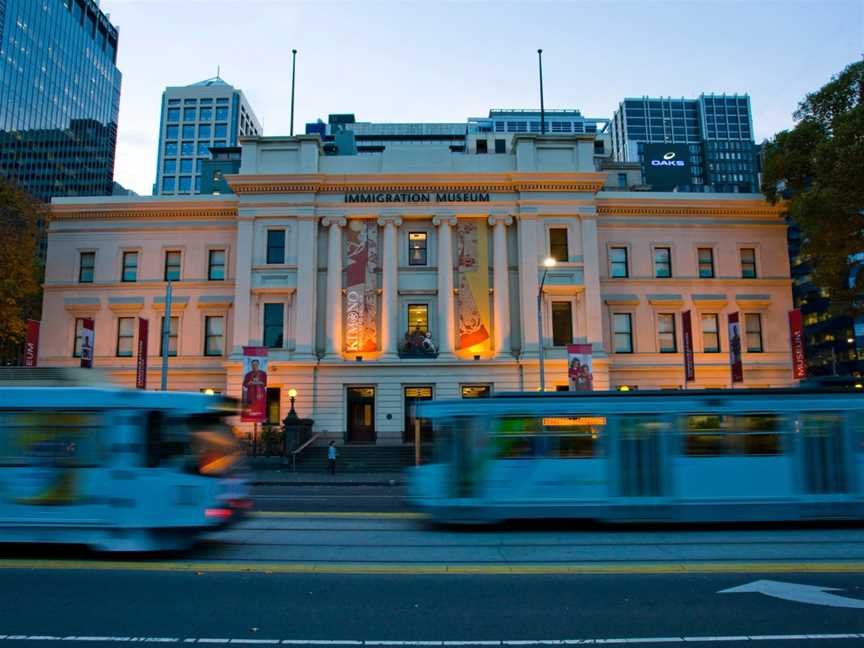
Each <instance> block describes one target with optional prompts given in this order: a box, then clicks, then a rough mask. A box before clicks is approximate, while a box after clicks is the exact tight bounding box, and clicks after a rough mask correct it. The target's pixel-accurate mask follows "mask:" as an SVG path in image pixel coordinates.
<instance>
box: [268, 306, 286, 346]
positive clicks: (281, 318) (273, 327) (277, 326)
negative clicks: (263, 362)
mask: <svg viewBox="0 0 864 648" xmlns="http://www.w3.org/2000/svg"><path fill="white" fill-rule="evenodd" d="M284 322H285V304H282V303H270V304H264V332H263V333H264V335H263V340H264V346H265V347H267V348H268V349H281V348H282V347H283V345H284Z"/></svg>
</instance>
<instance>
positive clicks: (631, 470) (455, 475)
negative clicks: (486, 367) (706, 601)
mask: <svg viewBox="0 0 864 648" xmlns="http://www.w3.org/2000/svg"><path fill="white" fill-rule="evenodd" d="M419 407H420V409H419V412H418V416H420V417H423V418H426V419H430V420H431V421H432V424H433V426H434V434H435V457H434V459H433V461H432V462H431V463H429V464H427V465H423V466H420V467H418V468H414V469H412V472H411V477H410V478H409V490H408V497H409V501H410V503H411V504H412V505H413V506H414V507H415V508H417V509H419V510H422V511H425V512H427V513H428V514H429V515H430V516H431V518H432V520H433V521H439V522H449V523H456V522H462V521H464V522H469V521H470V522H495V521H500V520H504V519H518V518H590V519H596V520H604V521H610V522H613V521H670V522H672V521H682V522H683V521H689V522H710V521H773V520H813V519H861V518H862V517H864V395H862V394H861V393H860V392H855V391H847V390H842V389H808V388H797V389H770V390H769V389H762V390H759V389H752V390H739V391H732V390H704V391H703V390H700V391H698V392H692V391H691V392H683V391H674V392H670V391H657V392H644V391H643V392H636V391H634V392H628V393H618V392H583V393H548V394H544V395H539V394H536V393H535V394H503V395H501V396H497V397H494V398H489V399H471V400H462V401H438V402H426V403H422V404H420V406H419Z"/></svg>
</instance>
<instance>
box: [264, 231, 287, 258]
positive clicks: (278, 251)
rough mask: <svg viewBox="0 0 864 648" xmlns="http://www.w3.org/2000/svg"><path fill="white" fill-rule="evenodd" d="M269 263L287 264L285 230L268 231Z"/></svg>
mask: <svg viewBox="0 0 864 648" xmlns="http://www.w3.org/2000/svg"><path fill="white" fill-rule="evenodd" d="M267 263H269V264H274V263H285V230H284V229H271V230H267Z"/></svg>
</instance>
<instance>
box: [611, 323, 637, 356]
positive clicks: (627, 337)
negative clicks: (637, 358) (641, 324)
mask: <svg viewBox="0 0 864 648" xmlns="http://www.w3.org/2000/svg"><path fill="white" fill-rule="evenodd" d="M612 335H613V337H614V349H615V353H633V318H632V316H631V315H630V313H613V314H612Z"/></svg>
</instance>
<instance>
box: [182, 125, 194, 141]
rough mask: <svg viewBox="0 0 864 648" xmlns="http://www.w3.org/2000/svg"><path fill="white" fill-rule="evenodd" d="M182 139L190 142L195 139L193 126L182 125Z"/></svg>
mask: <svg viewBox="0 0 864 648" xmlns="http://www.w3.org/2000/svg"><path fill="white" fill-rule="evenodd" d="M183 139H184V140H191V139H195V126H194V125H192V124H184V125H183Z"/></svg>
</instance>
